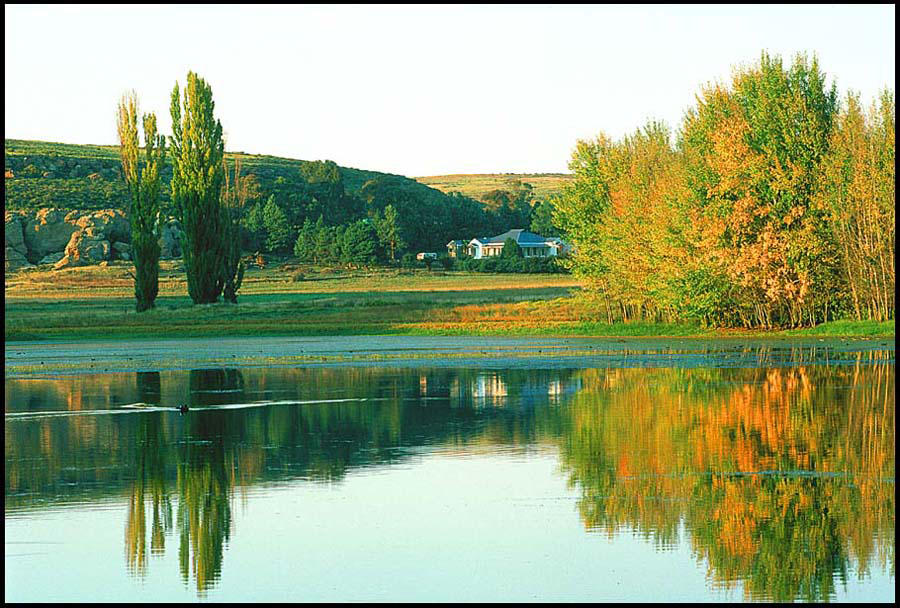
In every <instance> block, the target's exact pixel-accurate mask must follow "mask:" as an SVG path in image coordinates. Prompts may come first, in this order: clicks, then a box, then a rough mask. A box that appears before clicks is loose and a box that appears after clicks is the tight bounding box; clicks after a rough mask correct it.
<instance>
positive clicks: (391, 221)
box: [375, 204, 406, 262]
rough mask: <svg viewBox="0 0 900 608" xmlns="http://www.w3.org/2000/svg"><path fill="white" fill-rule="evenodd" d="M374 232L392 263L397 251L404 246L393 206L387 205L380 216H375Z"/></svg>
mask: <svg viewBox="0 0 900 608" xmlns="http://www.w3.org/2000/svg"><path fill="white" fill-rule="evenodd" d="M375 230H376V231H377V233H378V240H379V241H380V242H381V245H382V246H383V247H384V248H385V250H386V251H389V252H390V255H391V261H392V262H393V261H394V260H396V259H397V256H396V253H397V251H398V250H400V249H403V247H405V246H406V243H404V242H403V238H402V237H401V236H400V224H399V218H398V215H397V210H396V209H394V206H393V205H390V204H389V205H388V206H386V207H385V208H384V211H383V212H382V214H381V215H380V216H376V220H375Z"/></svg>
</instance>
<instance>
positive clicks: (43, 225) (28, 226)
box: [24, 209, 78, 262]
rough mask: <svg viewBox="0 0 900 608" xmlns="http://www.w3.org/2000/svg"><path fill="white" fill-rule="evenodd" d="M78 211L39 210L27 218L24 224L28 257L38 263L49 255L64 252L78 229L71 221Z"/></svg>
mask: <svg viewBox="0 0 900 608" xmlns="http://www.w3.org/2000/svg"><path fill="white" fill-rule="evenodd" d="M77 213H78V212H77V211H72V212H68V213H67V212H66V211H64V210H62V209H39V210H38V211H37V212H35V213H34V215H33V216H26V218H27V219H26V220H25V223H24V237H25V246H26V247H27V248H28V252H27V257H28V258H29V259H30V260H33V261H35V262H36V261H38V260H40V259H41V258H43V257H44V256H45V255H47V254H48V253H55V252H57V251H62V250H63V249H64V248H65V247H66V244H67V243H68V242H69V239H71V238H72V233H73V232H75V231H76V230H78V227H77V226H76V225H75V223H74V222H73V221H71V220H72V219H74V218H72V216H73V214H77Z"/></svg>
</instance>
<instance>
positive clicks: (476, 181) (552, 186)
mask: <svg viewBox="0 0 900 608" xmlns="http://www.w3.org/2000/svg"><path fill="white" fill-rule="evenodd" d="M414 179H415V180H416V181H417V182H419V183H420V184H425V185H426V186H430V187H432V188H436V189H438V190H440V191H441V192H454V191H455V192H461V193H462V194H464V195H466V196H469V197H472V198H474V199H478V200H481V197H482V196H483V195H484V194H486V193H488V192H490V191H491V190H507V189H509V188H511V187H512V186H511V185H510V183H511V182H514V181H521V182H523V183H526V184H531V187H532V188H534V195H535V198H537V199H539V200H545V199H546V198H547V197H548V196H550V195H551V194H555V193H557V192H559V191H560V189H561V188H562V187H563V186H564V185H565V184H566V183H567V182H568V181H569V180H571V179H572V177H571V176H570V175H566V174H563V173H522V174H502V173H484V174H462V173H461V174H457V175H431V176H428V177H416V178H414Z"/></svg>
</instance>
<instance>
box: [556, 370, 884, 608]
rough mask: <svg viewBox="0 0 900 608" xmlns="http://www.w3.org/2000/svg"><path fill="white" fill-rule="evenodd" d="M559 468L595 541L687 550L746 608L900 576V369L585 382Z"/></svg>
mask: <svg viewBox="0 0 900 608" xmlns="http://www.w3.org/2000/svg"><path fill="white" fill-rule="evenodd" d="M582 381H583V382H584V390H582V391H581V392H580V393H579V394H578V395H577V396H576V397H575V398H574V399H573V401H572V403H571V404H570V406H569V408H567V410H566V413H567V415H568V416H569V417H570V421H571V426H569V427H568V432H567V433H565V434H564V435H563V436H562V437H561V441H562V443H561V447H562V450H561V458H562V460H563V462H564V467H565V468H566V469H567V470H568V471H569V473H570V476H571V481H572V483H576V484H578V486H580V487H581V488H582V499H581V501H580V504H579V508H580V512H581V515H582V518H583V519H584V522H585V525H586V526H587V527H588V528H590V529H594V530H598V531H603V532H605V533H606V534H608V535H610V536H613V535H614V534H615V533H616V532H618V531H620V530H626V529H627V530H635V531H638V532H639V533H640V534H642V535H643V536H644V537H645V538H647V539H649V540H652V541H653V542H654V543H656V544H657V545H658V546H660V547H668V546H673V545H675V544H678V543H680V542H681V540H682V539H681V538H680V535H679V530H680V529H681V526H682V524H684V528H685V529H686V530H687V531H688V536H689V541H690V544H691V547H692V549H693V552H694V554H695V555H696V557H697V558H698V559H702V560H704V561H705V562H707V563H708V564H709V568H710V570H709V572H710V577H711V579H712V583H713V584H714V585H719V586H725V587H733V586H734V585H735V584H736V583H737V582H742V583H743V590H744V593H745V595H746V597H747V598H748V599H754V600H759V599H771V600H776V601H791V600H795V599H799V600H803V601H823V600H828V599H829V598H830V597H832V595H833V593H834V590H835V589H834V586H835V582H836V579H837V580H841V581H844V580H846V577H847V572H848V570H850V569H851V567H852V568H853V569H854V570H856V571H857V572H858V573H859V574H860V576H864V575H865V574H867V573H868V571H869V569H870V567H871V565H872V563H873V562H878V563H879V565H880V566H881V567H882V568H889V569H890V572H891V574H892V575H893V573H894V366H893V364H890V365H888V364H874V365H865V366H864V365H857V366H854V367H837V368H833V367H826V366H809V367H794V368H773V369H729V370H702V369H693V370H683V369H669V370H622V369H619V370H587V371H585V372H583V374H582Z"/></svg>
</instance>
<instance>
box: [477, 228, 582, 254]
mask: <svg viewBox="0 0 900 608" xmlns="http://www.w3.org/2000/svg"><path fill="white" fill-rule="evenodd" d="M506 239H512V240H514V241H515V242H516V243H518V245H519V247H521V248H522V255H523V256H524V257H526V258H546V257H551V256H558V255H560V254H562V253H566V252H567V251H568V250H569V247H568V245H566V244H565V243H564V242H563V241H562V240H561V239H558V238H556V237H543V236H540V235H539V234H535V233H533V232H528V231H527V230H522V229H515V230H509V231H507V232H504V233H503V234H498V235H497V236H492V237H478V238H474V239H472V240H471V241H469V244H468V247H467V250H468V254H469V255H470V256H472V257H473V258H475V259H476V260H478V259H481V258H487V257H492V256H499V255H500V254H501V253H502V252H503V244H504V243H505V242H506Z"/></svg>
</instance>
